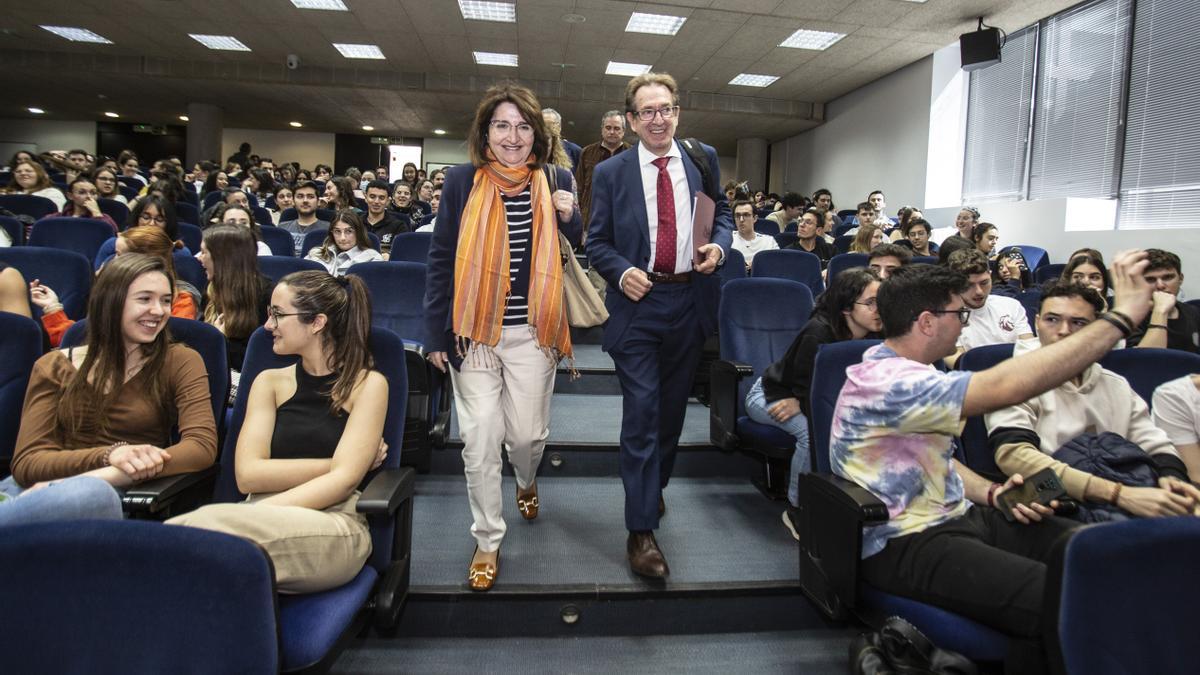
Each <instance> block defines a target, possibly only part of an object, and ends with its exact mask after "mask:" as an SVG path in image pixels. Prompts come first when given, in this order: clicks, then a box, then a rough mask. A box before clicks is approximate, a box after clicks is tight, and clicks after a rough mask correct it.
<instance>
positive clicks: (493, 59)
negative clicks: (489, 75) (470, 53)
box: [475, 52, 517, 68]
mask: <svg viewBox="0 0 1200 675" xmlns="http://www.w3.org/2000/svg"><path fill="white" fill-rule="evenodd" d="M475 63H478V64H479V65H481V66H510V67H512V68H516V67H517V55H516V54H497V53H495V52H475Z"/></svg>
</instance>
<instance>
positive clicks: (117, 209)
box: [96, 197, 129, 229]
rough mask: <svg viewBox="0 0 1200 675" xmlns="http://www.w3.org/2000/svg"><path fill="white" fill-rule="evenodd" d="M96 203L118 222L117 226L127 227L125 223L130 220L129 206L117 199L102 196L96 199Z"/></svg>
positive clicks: (104, 212)
mask: <svg viewBox="0 0 1200 675" xmlns="http://www.w3.org/2000/svg"><path fill="white" fill-rule="evenodd" d="M96 204H97V205H99V206H100V212H101V213H103V214H104V215H106V216H108V217H109V218H112V219H113V222H114V223H116V224H117V227H119V228H121V229H125V223H127V222H129V207H128V206H125V205H124V204H122V203H121V202H119V201H117V200H115V199H105V198H104V197H101V198H99V199H97V200H96Z"/></svg>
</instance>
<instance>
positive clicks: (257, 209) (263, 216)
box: [250, 206, 275, 227]
mask: <svg viewBox="0 0 1200 675" xmlns="http://www.w3.org/2000/svg"><path fill="white" fill-rule="evenodd" d="M250 210H251V211H253V212H254V222H256V223H258V224H259V225H262V226H265V227H269V226H273V225H274V224H275V221H273V220H271V212H270V211H268V210H266V209H265V208H263V207H261V206H254V207H251V209H250Z"/></svg>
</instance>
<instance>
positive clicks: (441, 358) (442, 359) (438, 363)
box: [425, 352, 446, 373]
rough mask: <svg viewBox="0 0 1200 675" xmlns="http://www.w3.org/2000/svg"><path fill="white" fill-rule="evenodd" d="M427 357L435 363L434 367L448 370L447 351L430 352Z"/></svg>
mask: <svg viewBox="0 0 1200 675" xmlns="http://www.w3.org/2000/svg"><path fill="white" fill-rule="evenodd" d="M425 358H427V359H429V362H430V363H432V364H433V367H434V368H437V369H438V370H440V371H442V372H443V373H444V372H446V352H429V355H428V356H426V357H425Z"/></svg>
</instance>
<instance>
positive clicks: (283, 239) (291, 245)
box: [262, 225, 296, 258]
mask: <svg viewBox="0 0 1200 675" xmlns="http://www.w3.org/2000/svg"><path fill="white" fill-rule="evenodd" d="M262 239H263V243H264V244H266V245H267V247H268V248H270V249H271V255H278V256H283V257H285V258H291V257H294V256H295V255H296V240H295V239H293V238H292V233H291V232H288V231H287V230H285V229H283V228H282V227H275V226H274V225H263V226H262Z"/></svg>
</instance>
